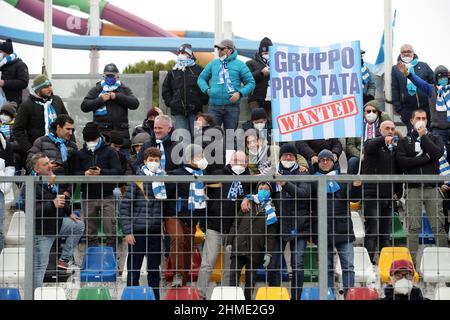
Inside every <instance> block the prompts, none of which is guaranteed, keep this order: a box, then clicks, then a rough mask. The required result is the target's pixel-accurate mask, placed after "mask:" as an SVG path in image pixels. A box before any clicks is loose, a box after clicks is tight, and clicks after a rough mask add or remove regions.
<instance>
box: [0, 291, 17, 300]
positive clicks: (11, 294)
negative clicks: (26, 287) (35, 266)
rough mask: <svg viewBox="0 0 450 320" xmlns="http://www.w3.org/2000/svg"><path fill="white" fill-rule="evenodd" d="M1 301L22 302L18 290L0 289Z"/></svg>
mask: <svg viewBox="0 0 450 320" xmlns="http://www.w3.org/2000/svg"><path fill="white" fill-rule="evenodd" d="M0 300H22V298H21V297H20V292H19V289H18V288H0Z"/></svg>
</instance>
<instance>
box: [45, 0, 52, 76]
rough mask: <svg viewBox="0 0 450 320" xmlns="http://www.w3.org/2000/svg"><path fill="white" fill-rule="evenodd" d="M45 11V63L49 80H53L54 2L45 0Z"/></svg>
mask: <svg viewBox="0 0 450 320" xmlns="http://www.w3.org/2000/svg"><path fill="white" fill-rule="evenodd" d="M44 8H45V10H44V63H45V70H46V71H47V76H48V78H49V79H51V78H52V25H53V21H52V18H53V1H52V0H45V7H44Z"/></svg>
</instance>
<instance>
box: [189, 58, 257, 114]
mask: <svg viewBox="0 0 450 320" xmlns="http://www.w3.org/2000/svg"><path fill="white" fill-rule="evenodd" d="M237 55H238V52H237V50H234V51H233V53H232V54H231V55H230V56H229V57H227V58H226V59H225V62H226V63H227V66H228V72H229V74H230V80H231V83H232V84H233V87H234V90H235V91H237V92H239V93H240V94H241V98H242V97H246V96H248V95H249V94H250V93H251V92H252V91H253V89H255V79H253V76H252V73H251V72H250V70H249V69H248V67H247V65H246V64H245V63H244V62H243V61H241V60H238V59H237ZM221 64H222V61H220V59H214V60H213V61H211V62H210V63H208V65H207V66H206V67H205V69H204V70H203V71H202V73H201V74H200V76H199V77H198V81H197V83H198V86H199V87H200V90H202V92H203V93H207V94H208V95H209V104H210V105H213V106H223V105H228V104H231V102H230V97H231V94H230V93H228V91H227V88H226V85H225V83H223V84H219V80H220V79H219V70H220V66H221ZM210 80H211V88H210V87H209V81H210ZM242 83H244V86H243V87H242V86H241V84H242ZM208 89H209V91H208ZM207 91H208V92H207ZM239 103H240V99H239V100H238V101H237V102H236V104H239Z"/></svg>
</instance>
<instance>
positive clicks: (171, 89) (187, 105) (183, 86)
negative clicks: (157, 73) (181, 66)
mask: <svg viewBox="0 0 450 320" xmlns="http://www.w3.org/2000/svg"><path fill="white" fill-rule="evenodd" d="M202 71H203V68H202V67H200V66H199V65H197V64H196V65H194V66H192V67H186V69H185V71H182V70H178V69H177V70H170V71H169V72H168V73H167V76H166V78H165V79H164V83H163V85H162V92H161V95H162V97H163V99H164V103H165V104H166V106H167V107H169V108H170V113H171V115H173V116H175V115H182V116H185V117H187V116H188V115H190V114H194V115H196V114H198V113H199V112H201V111H202V108H203V106H204V105H206V104H207V103H208V95H206V94H204V93H203V92H202V91H201V90H200V88H199V87H198V85H197V80H198V76H199V75H200V73H201V72H202Z"/></svg>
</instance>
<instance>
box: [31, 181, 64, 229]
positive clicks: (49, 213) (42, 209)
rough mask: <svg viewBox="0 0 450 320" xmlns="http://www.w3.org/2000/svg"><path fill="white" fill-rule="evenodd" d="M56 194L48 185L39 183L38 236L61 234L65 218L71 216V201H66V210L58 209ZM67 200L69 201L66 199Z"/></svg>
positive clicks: (37, 196)
mask: <svg viewBox="0 0 450 320" xmlns="http://www.w3.org/2000/svg"><path fill="white" fill-rule="evenodd" d="M55 198H56V193H53V191H52V188H51V187H50V186H49V185H48V184H47V183H42V182H39V183H38V184H37V186H36V203H35V206H36V217H35V219H36V224H35V230H36V235H37V236H54V235H57V234H59V230H60V229H61V225H62V221H63V218H64V217H68V216H70V214H71V210H70V205H69V201H66V203H65V205H64V208H61V209H57V208H56V207H55V204H54V203H53V200H54V199H55ZM66 200H68V199H67V198H66Z"/></svg>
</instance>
